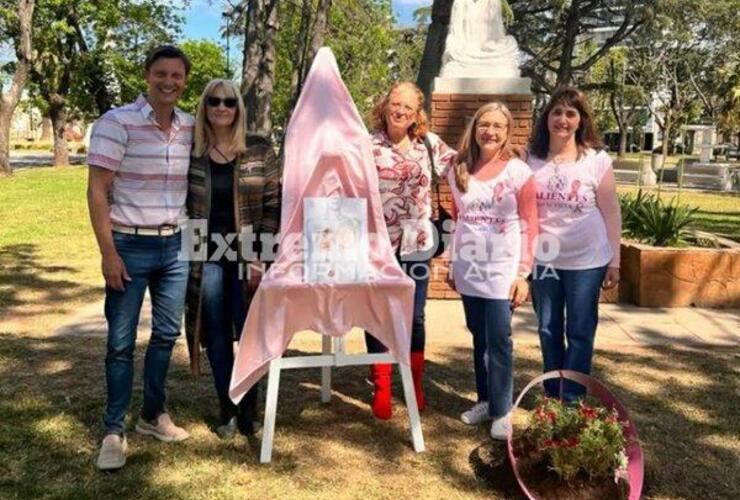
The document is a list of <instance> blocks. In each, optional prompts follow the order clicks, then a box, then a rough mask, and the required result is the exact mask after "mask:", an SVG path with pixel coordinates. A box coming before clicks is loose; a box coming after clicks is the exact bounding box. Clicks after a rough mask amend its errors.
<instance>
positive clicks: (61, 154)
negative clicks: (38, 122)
mask: <svg viewBox="0 0 740 500" xmlns="http://www.w3.org/2000/svg"><path fill="white" fill-rule="evenodd" d="M52 100H53V101H54V102H52V103H51V104H50V106H49V118H50V119H51V125H52V129H53V130H54V166H55V167H64V166H66V165H69V150H68V149H67V138H66V137H64V129H65V127H66V126H67V110H66V108H65V107H64V100H63V99H61V98H60V97H59V96H53V97H52Z"/></svg>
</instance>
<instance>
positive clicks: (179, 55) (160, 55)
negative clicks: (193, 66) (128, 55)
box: [144, 45, 190, 76]
mask: <svg viewBox="0 0 740 500" xmlns="http://www.w3.org/2000/svg"><path fill="white" fill-rule="evenodd" d="M158 59H180V60H181V61H182V63H183V64H184V65H185V76H187V75H189V74H190V59H188V56H186V55H185V52H183V51H182V50H180V49H178V48H177V47H175V46H174V45H160V46H158V47H154V48H153V49H152V50H150V51H149V53H148V54H147V56H146V61H145V62H144V69H145V70H146V71H149V69H150V68H151V67H152V64H154V63H155V62H156V61H157V60H158Z"/></svg>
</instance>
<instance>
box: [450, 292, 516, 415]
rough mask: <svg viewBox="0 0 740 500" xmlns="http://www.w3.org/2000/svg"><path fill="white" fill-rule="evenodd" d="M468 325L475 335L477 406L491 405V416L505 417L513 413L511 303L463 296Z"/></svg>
mask: <svg viewBox="0 0 740 500" xmlns="http://www.w3.org/2000/svg"><path fill="white" fill-rule="evenodd" d="M462 301H463V307H464V309H465V322H466V324H467V326H468V330H470V333H471V334H472V335H473V366H474V368H475V387H476V390H477V392H478V402H482V401H488V414H489V416H491V417H492V418H499V417H503V416H504V415H506V414H507V413H509V411H510V410H511V404H512V396H513V390H514V379H513V377H514V371H513V370H514V368H513V350H514V344H513V342H512V340H511V302H509V301H508V300H505V299H504V300H499V299H486V298H482V297H473V296H469V295H463V296H462Z"/></svg>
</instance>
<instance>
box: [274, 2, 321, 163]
mask: <svg viewBox="0 0 740 500" xmlns="http://www.w3.org/2000/svg"><path fill="white" fill-rule="evenodd" d="M331 5H332V0H319V5H318V6H317V9H316V18H315V21H314V24H313V29H309V27H310V25H311V0H304V2H303V8H302V12H301V25H300V29H299V34H298V44H299V47H298V50H296V53H295V54H294V58H293V74H292V75H291V82H290V95H291V98H290V107H289V109H288V116H287V117H286V120H285V128H287V127H288V123H289V122H290V117H291V116H292V114H293V108H294V107H295V105H296V103H297V102H298V97H299V96H300V95H301V90H302V89H303V82H305V81H306V75H307V74H308V71H309V69H310V68H311V64H313V59H314V57H316V52H318V51H319V49H320V48H321V47H322V46H323V45H324V35H325V34H326V30H327V28H328V25H329V21H328V20H329V11H330V10H331ZM309 37H310V41H309ZM281 149H282V144H281Z"/></svg>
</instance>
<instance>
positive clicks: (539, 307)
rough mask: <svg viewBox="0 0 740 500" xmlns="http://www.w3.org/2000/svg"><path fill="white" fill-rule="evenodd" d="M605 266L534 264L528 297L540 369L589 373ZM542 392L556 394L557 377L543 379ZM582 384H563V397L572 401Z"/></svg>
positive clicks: (581, 388)
mask: <svg viewBox="0 0 740 500" xmlns="http://www.w3.org/2000/svg"><path fill="white" fill-rule="evenodd" d="M605 274H606V266H604V267H597V268H593V269H582V270H580V269H579V270H564V269H554V268H552V267H547V266H541V265H537V266H535V269H534V274H533V277H532V298H533V301H534V308H535V311H536V313H537V321H538V323H539V327H538V332H539V336H540V348H541V349H542V361H543V367H544V371H545V372H548V371H552V370H573V371H577V372H581V373H585V374H587V375H588V374H590V373H591V358H592V356H593V350H594V337H595V336H596V326H597V325H598V322H599V292H600V290H601V284H602V283H603V281H604V275H605ZM545 393H546V394H547V395H548V396H550V397H558V396H559V395H560V382H559V381H558V380H548V381H545ZM584 394H585V388H584V387H583V386H582V385H580V384H577V383H575V382H571V381H567V380H566V381H565V382H564V384H563V395H562V396H563V399H564V400H566V401H573V400H574V399H576V398H578V397H581V396H583V395H584Z"/></svg>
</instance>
